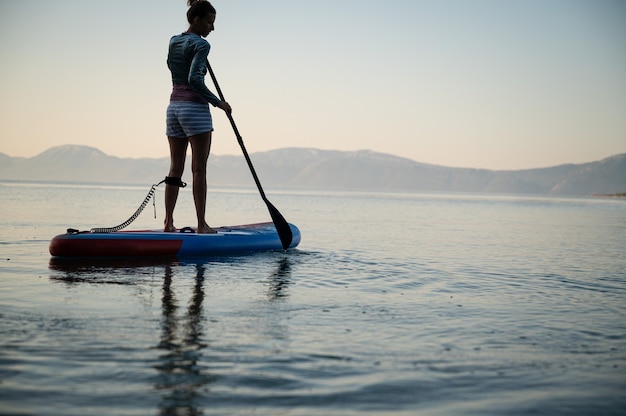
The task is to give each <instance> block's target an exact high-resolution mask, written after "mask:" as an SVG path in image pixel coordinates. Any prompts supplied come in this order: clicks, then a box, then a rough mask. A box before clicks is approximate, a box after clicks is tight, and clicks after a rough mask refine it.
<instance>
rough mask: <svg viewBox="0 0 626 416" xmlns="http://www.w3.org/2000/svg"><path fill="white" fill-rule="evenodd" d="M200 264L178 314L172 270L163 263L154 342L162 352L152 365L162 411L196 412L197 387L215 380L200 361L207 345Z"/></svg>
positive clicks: (197, 408)
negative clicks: (159, 315)
mask: <svg viewBox="0 0 626 416" xmlns="http://www.w3.org/2000/svg"><path fill="white" fill-rule="evenodd" d="M204 273H205V266H204V265H203V264H197V265H196V277H195V284H194V286H193V294H192V296H191V300H190V302H189V305H187V309H186V311H185V313H184V314H183V315H182V316H178V315H177V312H178V310H179V309H180V308H181V305H179V302H178V300H177V298H176V295H175V293H174V291H173V290H172V277H173V276H174V272H173V270H172V267H171V266H170V265H168V266H165V276H164V278H163V294H162V297H161V305H162V309H163V315H162V318H161V339H160V342H159V344H158V346H157V348H158V349H159V350H161V351H162V352H163V353H162V354H161V355H160V356H159V364H158V365H157V366H156V367H155V368H156V369H157V371H158V372H159V378H158V382H157V384H156V386H155V387H156V389H157V390H159V391H162V392H163V398H162V400H161V403H160V405H159V409H160V411H161V414H162V415H178V414H185V415H198V414H201V413H202V411H201V410H199V407H200V404H199V403H198V400H199V397H200V396H199V395H198V393H197V391H198V389H200V388H202V387H203V386H205V385H207V384H209V383H211V382H213V381H215V380H216V377H215V376H212V375H211V374H210V372H209V367H208V366H206V365H203V364H202V362H203V361H204V360H203V359H202V358H203V356H202V351H203V349H204V348H205V347H207V345H205V344H203V343H202V337H203V335H204V322H203V319H202V318H203V305H202V302H203V300H204Z"/></svg>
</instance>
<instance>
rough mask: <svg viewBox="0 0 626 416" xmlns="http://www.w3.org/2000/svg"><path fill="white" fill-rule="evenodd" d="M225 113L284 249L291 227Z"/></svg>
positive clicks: (235, 127) (232, 119) (216, 83)
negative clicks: (266, 191)
mask: <svg viewBox="0 0 626 416" xmlns="http://www.w3.org/2000/svg"><path fill="white" fill-rule="evenodd" d="M206 66H207V69H208V70H209V74H210V75H211V79H212V80H213V84H215V89H216V90H217V95H219V97H220V100H222V101H226V100H225V99H224V94H223V93H222V89H221V88H220V85H219V84H218V82H217V78H216V77H215V73H214V72H213V69H212V68H211V64H209V61H208V60H207V61H206ZM226 115H227V116H228V121H230V125H231V127H232V128H233V131H234V132H235V136H236V137H237V142H239V147H241V151H242V152H243V156H244V157H245V159H246V162H247V163H248V167H249V168H250V173H252V177H253V178H254V182H255V183H256V187H257V188H258V189H259V194H261V198H262V199H263V202H265V205H267V209H268V210H269V212H270V216H271V217H272V221H273V222H274V226H275V227H276V231H277V232H278V236H279V237H280V241H281V243H282V245H283V248H284V249H285V250H286V249H287V248H289V246H290V245H291V240H292V238H293V236H292V232H291V227H290V226H289V223H287V221H286V220H285V218H284V217H283V216H282V214H281V213H280V212H279V211H278V209H276V207H274V205H272V203H271V202H270V201H269V200H268V199H267V197H266V196H265V191H263V187H262V186H261V182H260V181H259V177H258V176H257V174H256V171H255V170H254V166H252V160H250V156H249V155H248V151H247V150H246V146H245V145H244V144H243V138H242V137H241V134H239V129H238V128H237V125H236V124H235V119H234V118H233V114H232V113H231V112H230V111H226Z"/></svg>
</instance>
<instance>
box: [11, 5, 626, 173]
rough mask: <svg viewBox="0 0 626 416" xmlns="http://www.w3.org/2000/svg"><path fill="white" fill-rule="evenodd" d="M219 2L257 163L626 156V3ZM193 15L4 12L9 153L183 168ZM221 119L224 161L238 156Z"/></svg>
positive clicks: (216, 59) (226, 66) (227, 57)
mask: <svg viewBox="0 0 626 416" xmlns="http://www.w3.org/2000/svg"><path fill="white" fill-rule="evenodd" d="M213 4H214V6H215V7H216V9H217V12H218V14H217V20H216V30H215V32H213V33H212V34H210V35H209V37H208V38H207V39H208V41H209V42H210V43H211V45H212V49H211V54H210V55H209V58H210V60H211V63H212V66H213V69H214V70H215V72H216V75H217V78H218V80H219V82H220V86H221V88H222V90H223V92H224V94H225V95H226V99H227V101H229V102H230V104H231V105H232V107H233V109H234V113H233V115H234V117H235V120H236V122H237V125H238V127H239V130H240V131H241V133H242V135H243V137H244V142H245V143H246V147H247V149H248V151H249V152H255V151H264V150H271V149H277V148H281V147H314V148H321V149H338V150H359V149H371V150H375V151H379V152H385V153H391V154H394V155H399V156H404V157H408V158H411V159H414V160H417V161H420V162H425V163H433V164H441V165H446V166H455V167H479V168H490V169H519V168H531V167H542V166H551V165H556V164H561V163H569V162H573V163H580V162H587V161H593V160H598V159H601V158H604V157H607V156H610V155H613V154H616V153H623V152H626V1H623V0H615V1H610V0H586V1H580V0H507V1H502V0H474V1H470V0H431V1H420V0H387V1H376V2H374V1H369V0H358V1H357V0H317V1H304V0H267V1H260V0H229V1H227V0H214V1H213ZM186 10H187V7H186V2H185V0H160V1H145V0H144V1H139V0H107V1H98V2H96V1H88V0H87V1H86V0H57V1H55V0H28V1H24V0H0V54H1V56H2V65H1V66H0V89H1V95H0V152H2V153H6V154H8V155H10V156H25V157H30V156H34V155H37V154H39V153H41V152H42V151H44V150H46V149H48V148H49V147H52V146H56V145H60V144H81V145H88V146H94V147H97V148H99V149H101V150H102V151H104V152H105V153H108V154H110V155H114V156H120V157H163V156H167V155H168V147H167V140H166V137H165V132H164V131H165V126H164V125H165V109H166V107H167V103H168V99H169V93H170V89H171V80H170V74H169V71H168V69H167V66H166V63H165V60H166V55H167V45H168V40H169V38H170V37H171V36H172V35H174V34H177V33H180V32H183V31H185V30H186V29H187V22H186V19H185V13H186ZM207 81H208V82H207V84H208V85H209V87H210V88H211V89H212V90H213V91H215V89H214V88H213V87H212V85H211V80H210V78H209V77H207ZM213 114H214V124H215V127H216V132H215V133H214V141H213V152H214V153H215V154H222V155H223V154H239V153H240V150H239V147H238V145H237V141H236V139H235V138H234V135H233V133H232V131H231V129H230V125H229V124H228V122H227V120H226V118H225V116H224V115H223V113H222V112H221V110H218V109H214V110H213Z"/></svg>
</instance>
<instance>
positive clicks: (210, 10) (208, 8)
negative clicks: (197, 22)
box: [187, 0, 217, 24]
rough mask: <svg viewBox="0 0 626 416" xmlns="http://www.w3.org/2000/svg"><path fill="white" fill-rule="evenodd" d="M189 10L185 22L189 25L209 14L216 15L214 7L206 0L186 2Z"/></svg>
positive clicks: (189, 0)
mask: <svg viewBox="0 0 626 416" xmlns="http://www.w3.org/2000/svg"><path fill="white" fill-rule="evenodd" d="M187 5H188V6H189V10H187V21H188V22H189V23H190V24H191V23H193V19H195V18H196V17H205V16H206V15H209V14H216V13H217V12H216V11H215V7H213V5H212V4H211V3H209V2H208V1H207V0H187Z"/></svg>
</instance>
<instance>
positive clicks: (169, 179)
mask: <svg viewBox="0 0 626 416" xmlns="http://www.w3.org/2000/svg"><path fill="white" fill-rule="evenodd" d="M163 182H165V184H166V185H173V186H178V187H180V188H184V187H185V186H187V184H186V183H185V182H183V181H182V180H181V179H180V178H175V177H173V176H166V177H165V179H163V180H162V181H161V182H159V183H157V184H153V185H152V187H151V188H150V191H148V195H146V197H145V198H144V200H143V202H142V203H141V205H140V206H139V208H137V211H135V213H134V214H133V215H131V216H130V218H129V219H127V220H126V221H124V222H123V223H121V224H120V225H116V226H115V227H108V228H92V229H91V230H89V232H90V233H114V232H116V231H119V230H121V229H123V228H126V227H128V226H129V225H130V224H131V223H132V222H133V221H135V220H136V219H137V217H138V216H139V214H141V212H142V211H143V210H144V208H145V207H146V205H148V202H150V199H151V198H152V197H153V196H154V193H155V192H156V188H157V187H158V186H159V185H161V184H162V183H163ZM152 205H153V206H154V218H156V201H155V200H154V199H152ZM67 232H68V233H70V234H75V233H78V232H79V231H78V230H74V229H72V228H69V229H68V230H67Z"/></svg>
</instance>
